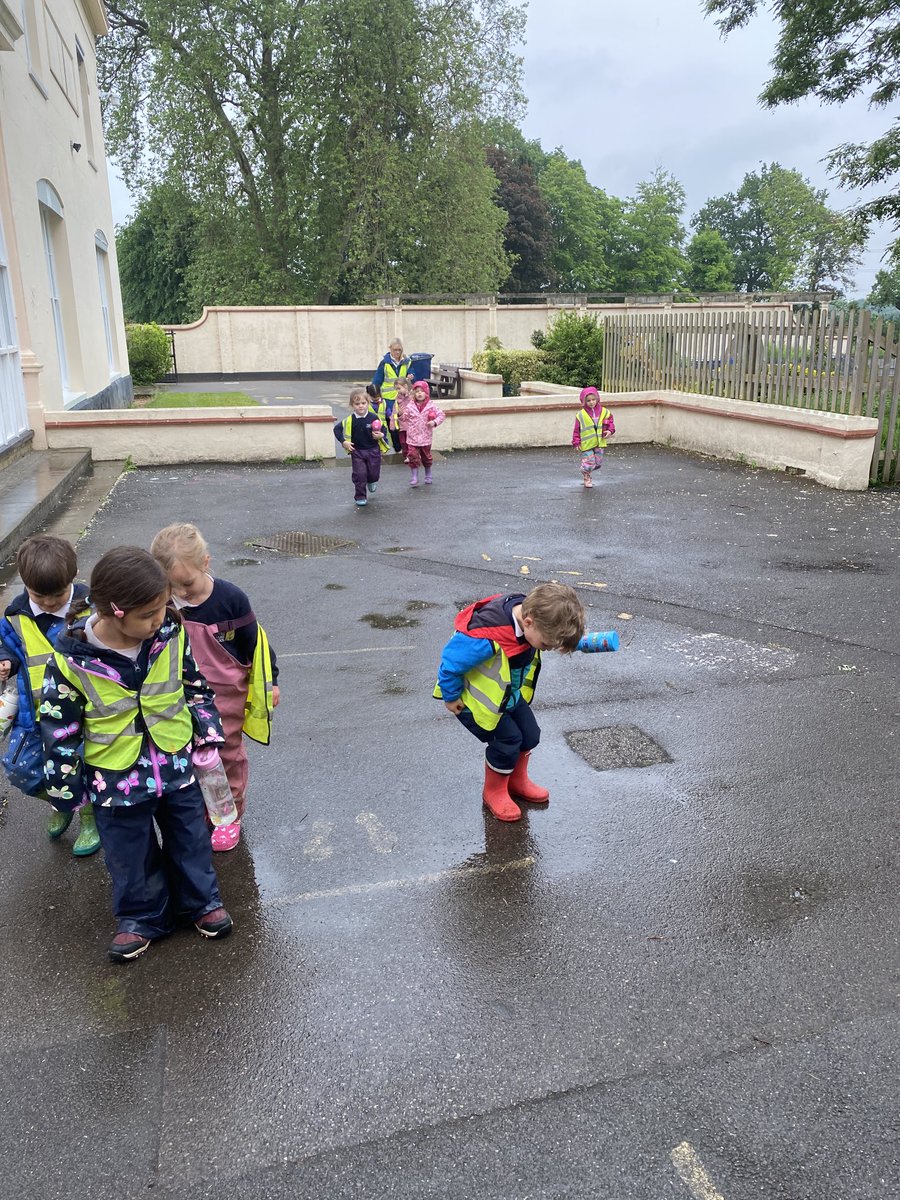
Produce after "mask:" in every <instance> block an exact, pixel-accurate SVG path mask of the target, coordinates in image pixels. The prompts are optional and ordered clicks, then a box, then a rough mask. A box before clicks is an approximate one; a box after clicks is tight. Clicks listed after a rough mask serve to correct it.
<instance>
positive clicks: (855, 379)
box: [848, 308, 872, 417]
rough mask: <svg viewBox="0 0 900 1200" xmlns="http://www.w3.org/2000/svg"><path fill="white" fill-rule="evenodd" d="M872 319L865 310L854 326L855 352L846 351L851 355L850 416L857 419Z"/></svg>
mask: <svg viewBox="0 0 900 1200" xmlns="http://www.w3.org/2000/svg"><path fill="white" fill-rule="evenodd" d="M871 327H872V317H871V314H870V312H869V310H868V309H867V308H864V309H863V310H862V312H861V313H860V315H859V321H858V323H857V326H856V352H855V353H853V348H852V346H850V347H848V350H849V351H850V352H851V353H852V354H853V374H852V379H851V388H850V416H851V417H858V416H859V415H860V413H861V412H862V395H863V387H864V385H865V378H866V371H867V368H868V365H869V337H870V336H871V332H870V331H871Z"/></svg>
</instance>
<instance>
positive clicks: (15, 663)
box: [0, 583, 90, 729]
mask: <svg viewBox="0 0 900 1200" xmlns="http://www.w3.org/2000/svg"><path fill="white" fill-rule="evenodd" d="M76 600H79V601H83V603H84V607H85V608H87V606H88V604H89V603H90V601H89V600H88V589H87V586H86V585H85V584H83V583H76V584H75V588H74V591H73V593H72V601H73V602H74V601H76ZM19 616H21V617H25V618H26V619H28V620H30V621H34V623H35V625H37V627H38V629H39V630H40V631H41V633H42V634H43V635H44V637H45V638H46V639H47V641H48V642H49V643H50V645H51V646H55V645H56V643H57V640H58V638H59V635H60V633H61V632H62V629H63V626H64V625H65V621H64V620H63V618H62V617H54V615H53V613H41V614H40V616H35V615H34V613H33V612H32V611H31V601H30V600H29V599H28V593H27V592H25V591H23V592H22V594H21V595H20V596H16V598H15V600H13V602H12V603H11V604H10V605H9V606H8V607H7V609H6V614H5V616H4V617H2V618H0V659H6V658H8V659H9V660H10V661H11V662H12V670H11V671H10V676H15V679H16V687H17V689H18V692H19V711H18V714H17V715H16V720H15V724H16V726H17V727H18V728H21V729H34V727H35V725H36V724H37V718H36V715H35V711H34V703H33V701H32V698H31V690H30V688H29V686H28V670H27V667H26V665H25V657H26V656H25V647H24V646H23V645H22V643H21V641H20V640H19V635H18V634H17V633H16V631H15V629H13V627H12V625H11V624H10V623H9V620H8V618H9V617H19Z"/></svg>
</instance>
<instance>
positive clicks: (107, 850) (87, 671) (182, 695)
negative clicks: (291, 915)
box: [41, 546, 232, 963]
mask: <svg viewBox="0 0 900 1200" xmlns="http://www.w3.org/2000/svg"><path fill="white" fill-rule="evenodd" d="M168 601H169V581H168V579H167V578H166V573H165V571H164V570H163V569H162V567H161V566H160V565H159V563H158V562H157V561H156V560H155V559H154V558H153V557H152V555H150V554H148V553H147V551H146V550H141V549H139V548H138V547H137V546H119V547H117V548H116V549H115V550H109V551H107V553H106V554H104V555H103V557H102V558H101V559H100V561H99V562H98V563H97V565H96V566H95V567H94V569H93V571H92V572H91V602H92V604H93V607H94V615H93V616H89V617H87V618H84V617H80V618H79V617H77V615H75V614H73V613H71V612H70V614H69V616H68V618H67V621H66V628H65V630H64V631H63V632H62V633H60V635H59V640H58V641H57V645H56V652H55V653H54V655H53V658H51V660H50V661H49V662H48V664H47V669H46V671H45V673H44V685H43V695H44V703H43V704H42V705H41V709H42V712H41V737H42V739H43V743H44V756H45V763H44V772H45V776H46V780H47V790H48V793H49V795H50V796H51V797H52V798H53V802H54V804H56V805H57V806H58V807H60V808H62V809H69V810H71V809H73V808H77V806H78V804H79V803H80V802H81V799H82V797H83V796H86V797H87V799H88V801H89V802H90V803H91V804H92V805H93V811H94V816H95V818H96V821H97V829H98V830H99V833H100V841H101V843H102V845H103V854H104V858H105V859H106V866H107V870H108V871H109V873H110V876H111V877H112V889H113V912H114V914H115V916H116V920H117V922H118V930H117V932H116V935H115V937H114V938H113V940H112V942H111V943H110V946H109V950H108V954H109V957H110V958H111V959H112V960H113V962H118V963H125V962H130V961H131V960H132V959H134V958H137V957H138V955H140V954H143V953H144V951H145V950H146V949H147V947H148V946H149V945H150V942H151V941H152V940H153V939H154V938H159V937H165V935H166V934H168V933H171V932H172V930H173V929H174V928H175V925H176V922H177V921H179V920H185V921H188V922H191V923H192V924H193V925H194V927H195V928H196V929H197V931H198V932H199V933H201V934H202V935H203V937H205V938H220V937H225V936H227V935H228V934H229V933H230V932H231V928H232V920H231V917H230V916H229V914H228V913H227V912H226V911H225V909H224V908H223V907H222V898H221V896H220V895H219V886H218V883H217V882H216V874H215V871H214V870H213V865H212V851H211V849H210V845H209V834H208V833H207V829H206V805H205V804H204V801H203V794H202V793H201V791H200V787H199V785H198V784H197V782H196V780H195V778H194V771H193V764H192V751H193V750H194V749H196V748H199V747H202V746H216V745H219V744H220V743H221V741H222V728H221V725H220V724H219V714H218V713H217V712H216V707H215V704H214V703H213V695H212V691H211V690H210V688H209V687H208V685H207V683H206V681H205V680H204V679H203V677H202V675H201V674H200V672H199V671H198V670H197V665H196V663H195V662H194V660H193V658H192V657H191V651H190V647H189V646H188V641H187V636H186V634H185V631H184V628H183V627H182V624H181V622H180V621H179V619H178V615H177V614H176V613H175V612H174V611H173V610H172V609H170V608H168V607H167V606H168ZM157 828H158V829H159V833H160V835H161V838H162V845H161V846H160V844H159V841H158V840H157Z"/></svg>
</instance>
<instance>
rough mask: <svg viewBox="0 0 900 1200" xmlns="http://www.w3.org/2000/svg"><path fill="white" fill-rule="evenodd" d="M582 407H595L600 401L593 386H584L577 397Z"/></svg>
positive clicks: (598, 394)
mask: <svg viewBox="0 0 900 1200" xmlns="http://www.w3.org/2000/svg"><path fill="white" fill-rule="evenodd" d="M578 399H579V400H580V401H581V407H582V408H596V407H597V406H598V405H599V404H600V403H601V400H600V393H599V392H598V391H597V389H596V388H595V387H584V388H582V389H581V393H580V395H579V397H578Z"/></svg>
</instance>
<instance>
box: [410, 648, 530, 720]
mask: <svg viewBox="0 0 900 1200" xmlns="http://www.w3.org/2000/svg"><path fill="white" fill-rule="evenodd" d="M491 645H492V646H493V647H494V656H493V658H489V659H487V661H486V662H483V663H479V664H478V666H476V667H473V668H472V669H471V670H470V671H466V673H465V675H464V676H463V690H462V692H461V693H460V697H459V698H460V700H462V702H463V704H464V705H465V706H466V708H467V709H468V710H469V712H470V713H471V714H472V716H473V717H474V718H475V723H476V725H478V726H480V728H481V729H486V730H489V731H490V730H491V729H496V728H497V726H498V725H499V723H500V718H501V716H502V715H503V710H504V707H505V705H506V701H507V699H508V698H509V693H510V690H511V687H512V671H511V669H510V665H509V659H508V658H507V657H506V655H505V654H504V653H503V650H502V649H501V648H500V646H499V645H498V644H497V643H496V642H491ZM540 670H541V652H540V650H536V651H535V652H534V658H533V659H532V660H531V662H530V663H529V666H528V670H527V671H526V672H525V677H524V679H523V680H522V686H521V688H520V689H519V690H520V692H521V695H522V699H523V700H524V701H525V703H526V704H530V703H531V701H532V699H533V698H534V689H535V685H536V684H537V678H538V675H539V674H540ZM432 695H433V696H434V697H435V698H436V699H437V700H443V698H444V697H443V695H442V693H441V688H440V685H439V684H437V683H436V684H435V685H434V692H433V693H432Z"/></svg>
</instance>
